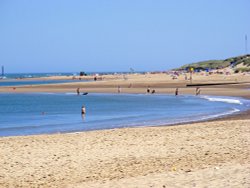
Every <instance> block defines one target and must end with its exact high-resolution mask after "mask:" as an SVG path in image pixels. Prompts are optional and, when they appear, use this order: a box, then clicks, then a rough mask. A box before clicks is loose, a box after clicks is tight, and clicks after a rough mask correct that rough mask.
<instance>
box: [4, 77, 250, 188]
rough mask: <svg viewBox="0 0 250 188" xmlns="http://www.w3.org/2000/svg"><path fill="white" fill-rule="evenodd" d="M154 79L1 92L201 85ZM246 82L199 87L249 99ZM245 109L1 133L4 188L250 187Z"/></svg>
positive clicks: (191, 90)
mask: <svg viewBox="0 0 250 188" xmlns="http://www.w3.org/2000/svg"><path fill="white" fill-rule="evenodd" d="M144 76H145V75H144ZM150 77H151V78H147V79H145V80H141V79H142V78H141V75H139V78H137V77H136V76H135V78H128V79H127V80H119V79H122V78H117V80H116V78H115V79H111V78H109V79H110V80H104V81H97V82H93V83H81V84H79V85H78V84H76V83H72V84H60V85H54V86H51V85H47V86H26V87H16V89H15V90H13V88H12V87H5V88H0V92H75V89H76V87H81V90H82V91H84V92H117V85H121V88H122V92H127V93H137V92H138V93H144V92H145V91H146V88H147V86H148V85H149V84H150V86H151V89H156V91H157V92H160V93H173V92H174V89H175V87H177V85H178V86H180V94H185V93H189V94H194V90H195V88H189V87H186V85H185V81H183V80H181V79H180V80H171V79H169V80H165V79H166V78H165V75H164V77H163V78H162V76H161V77H160V78H158V77H157V76H156V75H150ZM242 77H243V78H242V81H244V82H245V81H249V76H245V75H242ZM219 78H220V79H223V77H219ZM219 78H218V77H216V76H215V77H213V79H212V78H211V79H210V80H209V79H205V80H203V77H202V78H200V80H198V76H197V80H196V82H197V83H198V82H199V83H204V82H215V81H220V82H221V81H222V80H220V79H219ZM238 78H241V77H240V76H238ZM227 79H228V80H229V81H232V80H233V79H235V77H230V79H229V78H227ZM228 80H226V81H228ZM128 81H129V82H128ZM131 83H132V87H130V88H129V87H128V86H129V85H130V84H131ZM125 86H126V87H125ZM248 88H249V84H247V83H244V84H237V85H221V86H209V87H201V89H202V94H211V95H227V96H241V97H246V98H249V97H250V91H249V90H247V89H248ZM244 113H245V114H244ZM244 113H242V114H237V115H234V116H230V117H227V118H222V119H218V120H213V121H207V122H199V123H192V124H184V125H177V126H161V127H140V128H122V129H113V130H102V131H89V132H81V133H67V134H52V135H36V136H22V137H1V138H0V167H1V168H0V187H84V188H85V187H126V188H127V187H206V186H207V187H250V181H249V180H250V157H249V156H250V128H249V125H250V116H249V111H248V112H244Z"/></svg>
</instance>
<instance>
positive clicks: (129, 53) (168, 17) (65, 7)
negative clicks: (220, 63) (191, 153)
mask: <svg viewBox="0 0 250 188" xmlns="http://www.w3.org/2000/svg"><path fill="white" fill-rule="evenodd" d="M248 7H250V1H248V0H239V1H227V0H221V1H216V0H210V1H208V0H206V1H202V2H201V1H198V0H190V1H181V0H180V1H163V0H159V1H152V0H145V1H142V0H139V1H114V0H110V1H96V0H93V1H80V0H75V1H71V2H69V1H58V0H55V1H49V0H44V1H29V0H24V1H17V0H13V1H8V0H2V1H1V2H0V43H1V45H0V66H4V67H5V72H6V73H44V72H45V73H55V72H80V71H85V72H129V71H130V68H133V69H134V70H135V71H136V72H139V71H143V72H144V71H145V72H147V71H165V70H169V69H172V68H177V67H180V66H182V65H184V64H189V63H195V62H198V61H204V60H211V59H225V58H229V57H234V56H238V55H244V54H246V49H245V36H246V35H247V36H248V37H249V36H250V25H249V24H248V22H249V20H250V19H249V18H250V12H249V10H248V9H249V8H248ZM248 53H249V52H248Z"/></svg>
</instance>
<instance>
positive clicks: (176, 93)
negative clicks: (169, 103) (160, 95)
mask: <svg viewBox="0 0 250 188" xmlns="http://www.w3.org/2000/svg"><path fill="white" fill-rule="evenodd" d="M177 95H179V88H178V87H177V88H176V90H175V96H177Z"/></svg>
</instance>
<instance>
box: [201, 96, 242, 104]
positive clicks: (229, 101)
mask: <svg viewBox="0 0 250 188" xmlns="http://www.w3.org/2000/svg"><path fill="white" fill-rule="evenodd" d="M201 98H203V99H207V100H209V101H212V102H225V103H231V104H240V105H242V104H243V103H242V102H241V101H240V100H239V99H230V98H217V97H210V96H209V97H208V96H203V97H201Z"/></svg>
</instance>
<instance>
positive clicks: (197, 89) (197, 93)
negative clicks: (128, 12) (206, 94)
mask: <svg viewBox="0 0 250 188" xmlns="http://www.w3.org/2000/svg"><path fill="white" fill-rule="evenodd" d="M200 93H201V90H200V88H199V87H197V88H196V90H195V95H200Z"/></svg>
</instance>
